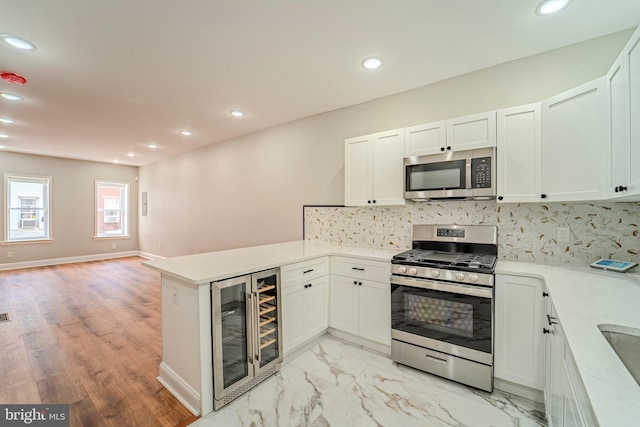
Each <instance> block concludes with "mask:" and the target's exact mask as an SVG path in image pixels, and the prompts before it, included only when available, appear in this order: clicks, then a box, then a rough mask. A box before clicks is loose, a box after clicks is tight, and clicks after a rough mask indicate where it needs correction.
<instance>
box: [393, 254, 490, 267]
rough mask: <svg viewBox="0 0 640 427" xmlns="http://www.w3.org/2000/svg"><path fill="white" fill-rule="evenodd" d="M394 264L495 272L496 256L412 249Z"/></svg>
mask: <svg viewBox="0 0 640 427" xmlns="http://www.w3.org/2000/svg"><path fill="white" fill-rule="evenodd" d="M391 263H392V264H405V265H415V266H424V267H437V268H447V267H449V268H456V269H460V270H463V269H464V270H468V271H472V270H482V271H493V268H494V266H495V264H496V256H495V255H485V254H473V253H459V252H440V251H434V250H428V249H411V250H408V251H406V252H402V253H401V254H398V255H396V256H394V257H393V259H392V260H391Z"/></svg>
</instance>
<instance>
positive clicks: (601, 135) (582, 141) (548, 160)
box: [542, 77, 611, 202]
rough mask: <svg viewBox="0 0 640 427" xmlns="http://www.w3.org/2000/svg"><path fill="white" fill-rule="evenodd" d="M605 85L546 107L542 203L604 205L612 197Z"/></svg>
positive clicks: (588, 87)
mask: <svg viewBox="0 0 640 427" xmlns="http://www.w3.org/2000/svg"><path fill="white" fill-rule="evenodd" d="M607 99H608V96H607V79H606V77H602V78H599V79H596V80H594V81H591V82H589V83H585V84H583V85H581V86H578V87H577V88H574V89H571V90H569V91H566V92H564V93H561V94H559V95H556V96H554V97H552V98H549V99H547V100H545V101H543V102H542V198H543V199H546V200H548V201H550V202H553V201H573V200H600V199H604V198H606V197H607V196H608V188H609V181H610V168H611V161H610V155H611V153H610V147H611V140H610V137H609V132H608V131H607V129H608V119H607V117H608V111H609V109H608V107H607Z"/></svg>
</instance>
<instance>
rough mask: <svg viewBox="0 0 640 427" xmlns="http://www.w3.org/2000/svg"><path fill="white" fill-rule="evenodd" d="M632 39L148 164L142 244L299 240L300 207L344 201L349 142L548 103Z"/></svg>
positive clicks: (556, 54)
mask: <svg viewBox="0 0 640 427" xmlns="http://www.w3.org/2000/svg"><path fill="white" fill-rule="evenodd" d="M630 35H631V30H628V31H623V32H620V33H616V34H612V35H609V36H606V37H602V38H598V39H594V40H591V41H587V42H584V43H580V44H576V45H572V46H569V47H565V48H561V49H557V50H554V51H550V52H546V53H542V54H539V55H535V56H532V57H528V58H524V59H521V60H517V61H513V62H510V63H506V64H502V65H498V66H495V67H491V68H488V69H485V70H481V71H477V72H473V73H469V74H465V75H462V76H459V77H455V78H452V79H449V80H446V81H442V82H439V83H435V84H432V85H428V86H424V87H421V88H417V89H414V90H411V91H408V92H404V93H400V94H396V95H392V96H389V97H385V98H381V99H377V100H374V101H371V102H368V103H365V104H360V105H356V106H352V107H348V108H343V109H341V110H337V111H332V112H328V113H325V114H320V115H317V116H312V117H308V118H305V119H302V120H298V121H295V122H292V123H287V124H283V125H281V126H277V127H274V128H271V129H267V130H265V131H261V132H257V133H255V134H251V135H247V136H244V137H241V138H236V139H232V140H229V141H225V142H222V143H218V144H214V145H211V146H208V147H205V148H202V149H199V150H196V151H193V152H190V153H187V154H183V155H180V156H177V157H174V158H171V159H168V160H165V161H160V162H156V163H153V164H150V165H147V166H144V167H141V168H140V171H139V173H140V191H147V192H148V197H149V199H148V200H149V215H148V216H146V217H141V218H140V224H139V239H140V240H139V247H140V250H142V251H144V252H148V253H153V254H157V255H161V256H176V255H184V254H190V253H198V252H205V251H212V250H219V249H227V248H233V247H241V246H250V245H258V244H264V243H274V242H282V241H288V240H296V239H301V238H302V206H303V205H305V204H342V203H343V197H344V147H343V143H344V139H345V138H348V137H352V136H358V135H364V134H368V133H373V132H378V131H383V130H388V129H394V128H399V127H406V126H411V125H416V124H420V123H428V122H431V121H435V120H441V119H446V118H452V117H456V116H462V115H466V114H471V113H476V112H481V111H487V110H492V109H497V108H503V107H509V106H514V105H520V104H526V103H530V102H534V101H540V100H543V99H545V98H547V97H550V96H552V95H555V94H557V93H559V92H562V91H564V90H567V89H570V88H572V87H575V86H578V85H579V84H582V83H584V82H586V81H589V80H592V79H594V78H597V77H600V76H603V75H604V74H606V72H607V70H608V68H609V66H610V65H611V64H612V62H613V61H614V60H615V58H616V57H617V55H618V54H619V52H620V51H621V50H622V47H623V46H624V44H625V43H626V41H627V40H628V39H629V37H630ZM326 90H331V88H326ZM274 108H277V107H274Z"/></svg>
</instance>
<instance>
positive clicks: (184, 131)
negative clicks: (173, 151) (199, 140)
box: [180, 129, 193, 136]
mask: <svg viewBox="0 0 640 427" xmlns="http://www.w3.org/2000/svg"><path fill="white" fill-rule="evenodd" d="M180 135H183V136H191V135H193V132H191V131H190V130H186V129H185V130H181V131H180Z"/></svg>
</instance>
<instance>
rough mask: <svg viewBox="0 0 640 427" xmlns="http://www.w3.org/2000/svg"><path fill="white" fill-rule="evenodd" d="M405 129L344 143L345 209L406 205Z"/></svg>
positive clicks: (350, 139) (349, 140)
mask: <svg viewBox="0 0 640 427" xmlns="http://www.w3.org/2000/svg"><path fill="white" fill-rule="evenodd" d="M403 155H404V129H397V130H393V131H388V132H380V133H376V134H373V135H366V136H363V137H356V138H349V139H346V140H345V189H344V197H345V202H344V204H345V205H346V206H366V205H372V204H376V205H403V204H404V203H405V201H404V187H403V175H404V170H403Z"/></svg>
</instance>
